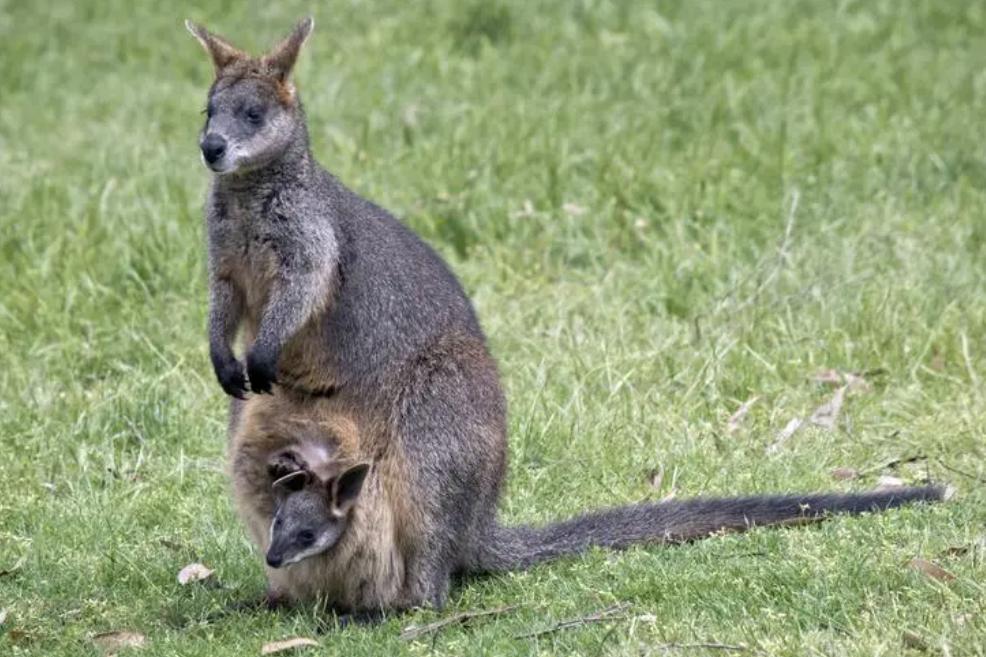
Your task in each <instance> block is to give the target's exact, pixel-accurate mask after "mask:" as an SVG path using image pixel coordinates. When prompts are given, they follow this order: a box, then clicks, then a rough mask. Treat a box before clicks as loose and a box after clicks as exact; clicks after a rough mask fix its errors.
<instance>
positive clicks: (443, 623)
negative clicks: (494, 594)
mask: <svg viewBox="0 0 986 657" xmlns="http://www.w3.org/2000/svg"><path fill="white" fill-rule="evenodd" d="M520 606H521V605H507V606H505V607H497V608H496V609H484V610H482V611H464V612H462V613H459V614H453V615H452V616H449V617H448V618H442V619H439V620H437V621H434V622H433V623H427V624H425V625H409V626H407V627H405V628H404V630H403V631H402V632H401V638H402V639H404V640H405V641H411V640H413V639H417V638H418V637H422V636H425V635H427V634H434V633H436V632H440V631H442V630H443V629H445V628H446V627H449V626H451V625H466V624H468V623H471V622H472V621H473V620H475V619H477V618H484V617H486V616H500V615H501V614H505V613H507V612H508V611H513V610H514V609H517V608H518V607H520Z"/></svg>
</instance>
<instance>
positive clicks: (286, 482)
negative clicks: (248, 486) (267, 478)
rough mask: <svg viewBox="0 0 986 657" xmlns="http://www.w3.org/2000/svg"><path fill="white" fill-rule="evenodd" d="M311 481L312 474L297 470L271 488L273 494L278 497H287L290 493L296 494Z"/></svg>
mask: <svg viewBox="0 0 986 657" xmlns="http://www.w3.org/2000/svg"><path fill="white" fill-rule="evenodd" d="M311 481H312V474H311V473H310V472H308V470H298V471H296V472H292V473H291V474H288V475H284V476H283V477H281V478H280V479H278V480H277V481H275V482H274V483H273V484H271V486H272V487H273V489H274V494H275V495H277V496H278V497H287V496H288V495H290V494H291V493H297V492H298V491H300V490H301V489H303V488H304V487H305V486H307V485H308V484H310V483H311Z"/></svg>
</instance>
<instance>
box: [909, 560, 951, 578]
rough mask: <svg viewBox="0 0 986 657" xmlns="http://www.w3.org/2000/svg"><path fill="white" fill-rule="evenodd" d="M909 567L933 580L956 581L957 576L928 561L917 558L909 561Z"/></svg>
mask: <svg viewBox="0 0 986 657" xmlns="http://www.w3.org/2000/svg"><path fill="white" fill-rule="evenodd" d="M907 565H908V566H910V567H911V568H913V569H914V570H917V571H918V572H921V573H924V574H925V575H927V576H928V577H930V578H932V579H937V580H938V581H939V582H951V581H952V580H954V579H955V575H953V574H952V573H950V572H948V571H947V570H945V569H944V568H942V567H941V566H939V565H938V564H936V563H933V562H931V561H928V560H927V559H921V558H919V557H916V558H914V559H911V560H910V561H908V562H907Z"/></svg>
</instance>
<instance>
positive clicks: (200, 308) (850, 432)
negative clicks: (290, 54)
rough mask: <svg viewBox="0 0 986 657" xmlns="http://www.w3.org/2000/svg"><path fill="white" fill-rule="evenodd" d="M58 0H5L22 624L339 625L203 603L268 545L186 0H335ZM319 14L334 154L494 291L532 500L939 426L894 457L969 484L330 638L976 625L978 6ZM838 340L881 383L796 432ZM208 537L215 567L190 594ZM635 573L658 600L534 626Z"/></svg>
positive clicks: (856, 641) (953, 641) (838, 635)
mask: <svg viewBox="0 0 986 657" xmlns="http://www.w3.org/2000/svg"><path fill="white" fill-rule="evenodd" d="M42 4H43V6H44V9H43V10H42V9H39V8H37V7H40V6H41V5H37V3H28V2H21V1H18V0H5V1H4V0H0V227H2V228H0V449H2V452H3V457H2V458H0V570H4V569H11V568H13V567H14V566H15V565H19V568H18V569H17V570H16V571H15V572H13V573H11V574H3V575H0V609H7V610H8V612H9V615H8V617H7V620H6V622H5V623H4V624H3V625H2V627H0V654H5V655H7V654H11V655H46V656H52V655H89V654H96V652H97V650H96V648H95V647H93V644H92V642H91V640H90V637H91V636H92V635H93V634H94V633H97V632H102V631H109V630H118V629H130V630H134V631H138V632H141V633H144V634H146V635H147V637H148V645H147V647H146V648H145V649H144V650H143V652H142V653H141V654H145V655H175V654H181V655H192V656H194V655H210V656H211V655H217V656H222V655H253V654H259V651H260V646H261V645H262V644H263V643H264V642H266V641H270V640H275V639H280V638H284V637H287V636H292V635H303V636H307V635H311V634H312V633H313V632H314V631H315V627H316V619H315V612H314V611H313V610H311V609H302V610H300V611H295V612H289V613H277V614H270V613H241V614H235V615H232V616H227V617H225V618H219V619H213V620H210V618H211V614H213V613H214V612H215V611H217V610H219V609H221V608H222V607H223V606H224V605H226V604H227V603H229V602H231V601H234V600H242V599H244V598H249V597H253V596H256V595H259V594H260V592H261V591H262V589H263V575H262V571H261V566H260V560H259V559H258V556H257V555H256V554H255V553H254V552H253V551H252V549H251V546H250V545H249V543H248V542H247V540H246V538H245V533H244V531H243V528H242V527H241V526H240V524H239V523H238V521H237V520H236V518H235V516H234V514H233V512H232V510H231V505H230V500H229V495H228V487H227V481H226V478H225V476H224V474H223V461H224V455H223V450H224V415H225V400H224V398H223V395H222V394H221V391H220V389H219V387H218V385H217V384H216V383H215V382H214V380H213V376H212V372H211V369H210V366H209V363H208V358H207V353H206V340H205V331H204V325H205V298H206V289H205V276H204V259H205V256H204V246H203V231H202V227H201V212H200V208H201V203H202V199H203V197H204V192H205V186H206V181H207V176H206V172H205V171H204V170H203V168H202V167H201V165H200V163H199V156H198V153H197V151H196V133H197V130H198V128H199V125H200V121H201V116H200V114H199V111H200V109H201V107H202V106H203V105H204V98H205V90H206V88H207V85H208V82H209V75H210V74H211V66H210V64H209V63H208V62H207V61H206V59H205V56H204V55H203V53H202V52H201V50H200V48H199V46H198V45H197V44H196V43H195V42H194V41H193V40H192V39H191V37H189V36H188V35H187V34H186V33H185V31H184V29H183V27H182V25H181V19H183V18H185V17H186V16H188V17H191V18H193V19H196V20H200V21H203V22H205V23H206V24H207V25H208V26H210V27H213V28H214V29H216V30H218V31H220V32H221V33H223V34H227V35H229V36H230V37H231V38H232V39H233V40H234V41H236V42H238V43H242V44H243V45H244V46H246V47H248V48H252V49H255V50H256V49H260V48H262V47H265V46H266V45H268V44H270V43H271V42H272V41H273V40H274V39H275V38H276V37H277V36H279V35H280V34H281V33H283V32H285V31H286V30H287V29H288V27H289V26H290V25H291V23H292V22H293V21H294V20H295V19H297V18H298V17H299V16H301V15H303V14H304V13H306V12H307V11H308V10H309V9H310V4H309V3H295V2H278V3H267V2H244V3H228V2H218V1H213V2H197V3H133V4H132V3H128V2H123V1H122V0H106V1H102V2H95V1H94V0H92V1H82V0H77V1H70V0H55V1H52V2H48V3H42ZM181 4H184V5H187V6H183V7H178V6H177V5H181ZM193 4H194V7H193V6H192V5H193ZM317 4H318V8H317V10H316V14H315V15H316V22H317V27H316V30H315V33H314V35H313V38H312V40H311V41H310V43H309V47H308V49H307V51H306V53H305V54H304V55H303V57H302V61H301V64H300V69H299V86H300V88H301V90H302V94H303V97H304V99H305V102H306V106H307V110H308V115H309V119H310V123H311V132H312V137H313V140H314V145H315V150H316V152H317V154H318V156H319V158H320V159H321V161H322V162H323V163H324V164H325V165H326V166H327V167H329V168H330V169H331V170H333V171H334V172H335V173H337V174H338V175H339V176H340V177H341V178H342V179H343V180H344V181H346V182H347V183H348V184H350V185H351V186H353V187H354V188H355V189H356V190H358V191H359V192H361V193H363V194H364V195H366V196H368V197H369V198H372V199H374V200H376V201H378V202H380V203H381V204H383V205H385V206H387V207H389V208H390V209H392V210H393V211H394V212H395V213H397V214H398V215H400V216H401V217H403V218H405V219H406V221H407V222H408V223H409V224H410V225H411V226H413V227H414V228H415V229H416V230H417V231H418V232H419V233H421V234H422V235H423V236H424V237H425V238H426V239H428V241H429V242H430V243H431V244H433V245H434V246H435V247H436V248H437V249H439V251H440V252H441V253H442V254H443V255H444V256H445V257H446V258H448V259H449V261H450V262H451V264H452V266H453V268H454V270H455V271H456V273H457V274H458V275H459V276H460V277H461V279H462V281H463V282H464V284H465V286H466V288H467V289H468V290H469V292H470V294H471V296H472V297H473V299H474V301H475V303H476V306H477V308H478V311H479V314H480V316H481V318H482V320H483V323H484V326H485V328H486V330H487V332H488V334H489V337H490V342H491V346H492V349H493V351H494V353H495V355H496V357H497V359H498V360H499V362H500V364H501V372H502V375H503V379H504V382H505V385H506V388H507V391H508V395H509V399H510V402H511V419H510V433H511V470H510V479H509V484H508V489H507V492H506V495H505V497H504V500H503V515H504V516H505V518H506V519H507V520H510V521H542V520H547V519H550V518H555V517H559V516H564V515H567V514H571V513H575V512H577V511H579V510H580V509H584V508H587V507H592V506H597V505H603V504H614V503H624V502H631V501H636V500H640V499H657V498H659V497H661V496H663V495H664V494H666V493H668V491H669V490H670V489H671V487H672V484H673V485H674V487H675V488H676V489H677V491H678V495H679V496H688V495H697V494H734V493H753V492H767V491H788V490H807V489H824V490H850V489H860V488H866V487H870V486H873V485H874V484H875V481H876V478H877V477H878V476H879V475H880V474H884V473H889V472H890V470H887V469H885V468H881V467H880V465H881V464H882V463H885V462H887V461H888V460H890V459H893V458H896V457H912V456H919V455H920V456H924V457H926V458H925V460H921V461H917V462H915V463H913V464H910V465H906V466H901V467H899V468H897V469H896V474H897V475H898V476H901V477H902V478H904V479H905V480H907V481H909V482H917V481H919V480H921V479H922V478H924V477H926V476H930V477H931V478H932V479H935V480H938V481H949V482H951V483H953V484H954V485H956V486H957V487H958V489H959V494H958V496H957V497H956V498H955V499H954V500H953V501H951V502H949V503H948V504H945V505H942V506H940V507H935V508H913V509H906V510H903V511H900V512H894V513H888V514H886V515H883V516H878V517H877V516H871V517H865V518H855V519H838V520H835V521H832V522H829V523H827V524H824V525H823V526H817V527H804V528H791V529H785V530H760V531H756V532H753V533H751V534H747V535H742V536H729V537H720V538H714V539H710V540H708V541H704V542H700V543H697V544H694V545H690V546H687V547H678V548H660V547H652V548H640V549H633V550H629V551H627V552H625V553H619V554H614V553H607V552H603V551H595V552H592V553H591V554H588V555H586V556H585V557H582V558H578V559H570V560H566V561H562V562H559V563H557V564H551V565H547V566H543V567H539V568H536V569H534V570H532V571H531V572H527V573H521V574H511V575H507V576H503V577H493V578H486V579H480V580H474V581H470V582H467V583H465V584H464V585H463V586H461V587H458V588H457V589H456V590H455V591H454V593H453V596H452V598H451V601H450V604H449V607H448V609H446V610H445V611H443V612H440V613H436V612H433V611H421V612H416V613H413V614H410V615H408V616H406V617H403V618H398V619H393V620H390V621H388V622H387V623H385V624H384V625H382V626H379V627H375V628H369V629H366V628H353V629H346V630H344V631H341V632H338V633H333V634H329V635H325V636H322V637H320V638H319V640H320V641H321V644H322V647H321V649H320V650H319V651H317V652H314V653H312V654H326V655H335V654H339V655H347V656H350V655H352V656H358V655H370V654H410V655H418V654H436V655H461V654H470V655H478V654H502V655H528V654H543V655H553V654H585V655H648V654H653V655H661V654H663V653H662V650H661V648H660V645H661V644H667V643H702V642H721V643H725V644H744V645H746V646H748V647H749V650H748V651H747V652H745V653H734V652H729V651H723V650H721V649H711V648H709V649H699V648H677V649H674V650H673V651H672V653H671V654H681V655H703V654H707V655H724V654H763V655H860V656H863V655H866V656H870V655H898V654H900V653H901V651H903V650H905V648H904V644H903V639H902V636H903V633H904V632H905V631H910V632H914V633H916V634H917V635H918V636H919V637H920V638H921V639H922V640H923V641H924V642H925V643H926V647H927V653H928V654H942V655H983V654H986V647H984V646H986V616H984V599H986V584H984V580H986V511H984V505H986V494H984V484H983V483H982V482H983V480H984V479H986V467H984V457H986V441H984V430H983V426H984V424H986V399H984V395H986V389H984V387H983V385H982V380H983V378H984V377H986V296H984V273H986V219H984V210H986V151H984V144H986V121H984V120H983V109H984V107H986V70H984V69H983V66H982V62H983V61H986V37H984V35H986V6H984V5H983V4H982V3H974V2H959V1H949V0H914V1H909V2H899V1H897V0H873V1H866V2H862V1H860V2H853V1H847V2H824V1H821V0H817V1H810V2H809V1H802V2H795V1H790V2H787V1H781V0H777V1H773V2H771V1H767V0H759V1H753V0H748V1H736V2H716V1H714V0H707V1H686V0H682V1H677V2H674V1H669V2H659V3H646V2H604V1H601V0H599V1H596V0H579V1H577V2H564V1H559V2H550V3H524V2H520V1H519V0H518V1H516V2H509V3H505V2H496V3H492V4H489V3H487V4H480V3H479V2H477V1H475V0H471V1H470V2H468V3H464V4H463V3H457V2H453V1H452V0H434V1H432V2H421V3H406V2H397V1H394V0H391V1H388V2H376V3H366V2H361V3H356V2H342V1H336V0H333V2H331V3H317ZM583 210H584V211H583ZM828 367H833V368H839V369H842V370H849V371H862V370H874V369H881V370H883V372H884V373H883V374H881V375H879V376H874V377H872V383H873V388H872V390H871V391H869V392H867V393H857V394H852V395H850V396H849V397H848V398H847V401H846V404H845V407H844V421H843V422H841V423H840V426H839V427H838V429H837V430H836V431H833V432H825V431H823V430H821V429H819V428H816V427H809V428H806V429H802V430H801V431H800V432H798V433H797V434H795V435H794V437H793V438H791V440H790V441H788V442H787V443H786V444H785V445H784V446H783V447H782V448H781V449H780V450H779V451H778V452H777V453H776V454H773V455H771V456H767V455H765V448H766V446H768V445H769V444H770V443H772V442H773V441H774V437H775V436H776V434H777V432H778V431H780V429H781V428H783V426H784V425H785V424H786V423H787V422H788V421H789V420H790V419H791V418H793V417H806V416H807V415H808V414H810V413H811V411H812V410H813V409H814V408H815V407H817V406H818V405H820V404H821V403H823V402H824V401H825V400H826V399H827V398H828V396H829V395H831V389H830V388H827V387H825V386H823V385H821V384H818V383H813V382H812V381H810V376H811V375H812V374H813V373H814V372H816V371H817V370H819V369H822V368H828ZM754 395H757V396H759V398H760V399H759V401H758V402H757V403H756V404H755V405H754V406H753V408H752V410H751V413H750V415H749V416H748V418H747V420H746V421H745V423H744V424H743V425H742V427H741V428H740V429H739V431H737V432H735V433H732V434H730V433H728V432H727V431H726V430H725V426H726V419H727V418H728V416H729V415H730V413H732V412H733V411H734V410H735V409H736V408H737V406H738V405H739V404H740V403H741V402H742V401H744V400H746V399H748V398H750V397H752V396H754ZM659 465H663V466H664V468H665V477H664V480H663V483H662V485H661V487H660V490H655V489H653V488H652V487H651V485H650V484H649V483H648V473H649V472H650V471H651V470H653V469H654V468H656V467H657V466H659ZM836 466H851V467H855V468H858V469H861V470H870V471H869V472H868V473H867V474H865V475H864V476H863V477H862V478H861V479H859V480H857V481H852V482H845V481H836V480H834V479H833V478H832V477H831V475H830V470H831V469H832V468H833V467H836ZM957 471H961V472H964V473H966V474H959V473H958V472H957ZM950 546H969V548H970V549H969V550H968V551H967V552H966V553H965V554H959V555H953V556H941V553H942V552H943V550H945V549H946V548H948V547H950ZM913 557H923V558H927V559H931V560H935V561H937V562H939V563H940V564H941V565H942V566H944V567H945V568H947V569H948V570H950V571H951V572H952V573H954V574H955V575H956V576H957V579H956V580H955V581H952V582H949V583H942V582H938V581H935V580H933V579H930V578H928V577H924V576H922V575H920V574H918V573H915V572H913V571H912V570H909V569H907V568H906V567H905V566H904V564H905V563H906V562H907V561H908V560H909V559H911V558H913ZM193 560H200V561H203V562H205V563H206V564H208V565H209V566H211V567H212V568H214V569H215V570H216V577H217V579H218V582H219V583H220V584H221V586H219V587H212V588H210V587H204V586H190V587H180V586H179V585H178V584H177V582H176V579H175V575H176V573H177V571H178V570H179V569H180V568H181V567H182V566H183V565H185V564H186V563H188V562H190V561H193ZM620 602H628V603H631V604H632V611H631V612H630V616H631V618H628V619H625V620H622V621H620V622H611V623H602V624H596V625H590V626H586V627H581V628H575V629H571V630H568V631H561V632H557V633H554V634H549V635H545V636H542V637H540V638H538V639H517V638H514V637H515V635H518V634H522V633H525V632H529V631H532V630H537V629H540V628H543V627H545V626H547V625H550V624H551V623H553V622H556V621H558V620H563V619H566V618H571V617H575V616H580V615H583V614H586V613H589V612H592V611H595V610H597V609H600V608H603V607H606V606H609V605H612V604H616V603H620ZM513 603H521V604H523V605H524V606H523V607H522V608H520V609H518V610H516V611H514V612H511V613H509V614H506V615H503V616H501V617H498V618H495V619H487V620H483V621H479V622H477V623H475V624H474V625H472V626H469V627H465V628H459V627H452V628H449V629H447V630H445V631H443V632H441V633H440V634H438V635H437V636H435V637H434V638H433V639H425V640H420V641H415V642H404V641H401V640H400V639H399V638H398V636H397V635H398V633H399V630H400V629H401V628H402V627H404V626H405V625H407V624H410V623H424V622H429V621H432V620H435V619H436V618H440V617H443V616H445V615H449V614H452V613H454V612H457V611H464V610H473V609H488V608H493V607H496V606H499V605H504V604H513ZM907 650H911V649H909V648H908V649H907Z"/></svg>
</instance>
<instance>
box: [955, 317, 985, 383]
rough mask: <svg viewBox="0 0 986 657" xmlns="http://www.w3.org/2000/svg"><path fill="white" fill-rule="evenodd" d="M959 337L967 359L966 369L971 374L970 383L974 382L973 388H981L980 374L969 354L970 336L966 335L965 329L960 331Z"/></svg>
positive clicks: (963, 356)
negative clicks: (977, 372)
mask: <svg viewBox="0 0 986 657" xmlns="http://www.w3.org/2000/svg"><path fill="white" fill-rule="evenodd" d="M959 338H960V340H961V341H962V359H963V360H965V370H966V372H967V373H968V374H969V383H971V384H972V389H973V390H977V391H978V390H979V389H980V388H979V376H978V375H977V374H976V369H975V368H974V367H973V366H972V356H971V355H970V354H969V338H967V337H966V335H965V331H962V332H961V333H959Z"/></svg>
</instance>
